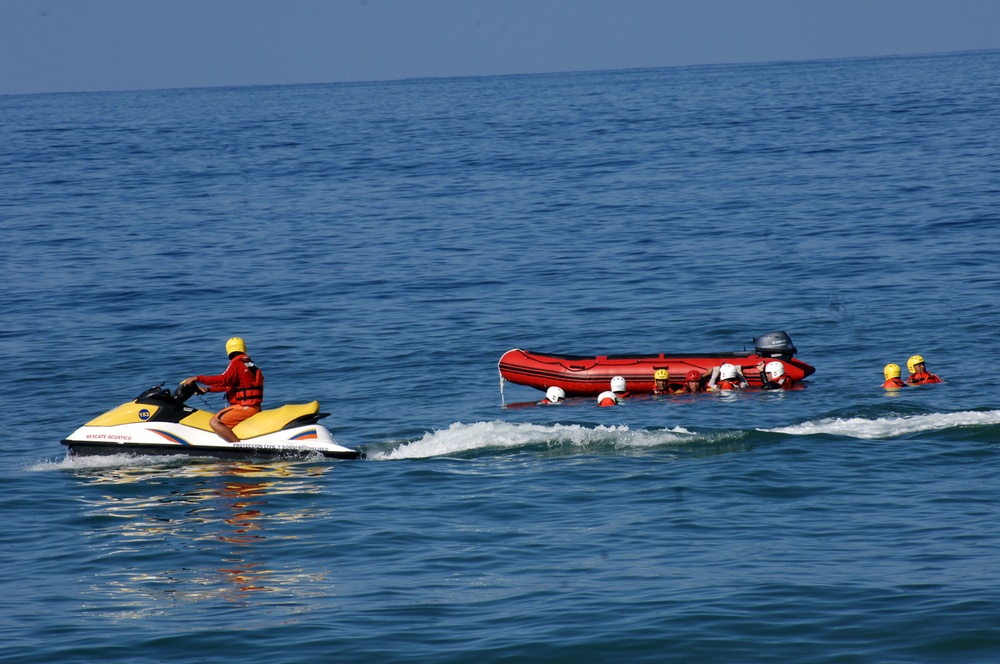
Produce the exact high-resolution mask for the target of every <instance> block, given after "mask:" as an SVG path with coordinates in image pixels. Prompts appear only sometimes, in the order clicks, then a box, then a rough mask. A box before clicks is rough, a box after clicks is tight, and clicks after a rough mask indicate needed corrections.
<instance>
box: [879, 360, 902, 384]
mask: <svg viewBox="0 0 1000 664" xmlns="http://www.w3.org/2000/svg"><path fill="white" fill-rule="evenodd" d="M882 373H883V374H885V379H886V380H890V379H892V378H899V365H898V364H892V363H889V364H887V365H885V369H882Z"/></svg>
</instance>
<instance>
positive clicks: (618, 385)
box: [611, 376, 625, 392]
mask: <svg viewBox="0 0 1000 664" xmlns="http://www.w3.org/2000/svg"><path fill="white" fill-rule="evenodd" d="M611 391H612V392H624V391H625V379H624V378H622V377H621V376H615V377H614V378H612V379H611Z"/></svg>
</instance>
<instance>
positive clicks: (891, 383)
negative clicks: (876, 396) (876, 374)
mask: <svg viewBox="0 0 1000 664" xmlns="http://www.w3.org/2000/svg"><path fill="white" fill-rule="evenodd" d="M882 387H884V388H885V389H887V390H894V389H896V388H899V387H906V383H904V382H903V381H902V380H900V379H899V378H890V379H889V380H887V381H885V382H884V383H882Z"/></svg>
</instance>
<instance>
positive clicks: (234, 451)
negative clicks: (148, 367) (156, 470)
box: [62, 383, 364, 459]
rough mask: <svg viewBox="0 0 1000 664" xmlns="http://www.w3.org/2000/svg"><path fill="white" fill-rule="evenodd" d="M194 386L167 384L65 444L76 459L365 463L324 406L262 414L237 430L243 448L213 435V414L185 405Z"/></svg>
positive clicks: (90, 424) (82, 429) (297, 406)
mask: <svg viewBox="0 0 1000 664" xmlns="http://www.w3.org/2000/svg"><path fill="white" fill-rule="evenodd" d="M195 390H196V387H195V386H194V385H190V384H189V385H184V384H182V385H181V386H180V387H178V388H177V390H176V391H175V392H174V393H173V394H171V392H170V391H169V390H167V389H164V388H163V384H162V383H161V384H160V385H157V386H155V387H151V388H149V389H148V390H145V391H144V392H143V393H142V394H140V395H139V396H137V397H136V398H135V399H133V400H132V401H130V402H128V403H124V404H122V405H121V406H118V407H117V408H115V409H113V410H109V411H108V412H106V413H104V414H103V415H100V416H98V417H96V418H94V419H93V420H91V421H90V422H87V423H86V424H84V425H83V426H82V427H80V428H79V429H77V430H76V431H74V432H73V433H72V434H70V435H69V437H68V438H66V439H65V440H63V441H62V444H63V445H65V446H66V447H67V448H69V452H70V454H71V455H81V456H92V455H100V454H136V455H143V454H169V455H172V454H186V455H190V456H210V457H216V458H221V459H247V458H254V459H257V458H271V459H273V458H296V457H299V458H301V457H307V456H314V455H322V456H324V457H328V458H332V459H357V458H364V455H362V454H361V453H360V452H358V451H357V450H352V449H351V448H349V447H344V446H343V445H340V444H338V443H337V442H336V441H335V440H334V439H333V436H332V435H331V434H330V432H329V431H328V430H327V429H326V427H324V426H322V425H320V424H319V423H318V422H319V420H321V419H322V418H324V417H327V416H328V415H329V413H321V412H319V402H318V401H312V402H310V403H305V404H287V405H284V406H281V407H280V408H273V409H270V410H262V411H260V412H259V413H257V414H256V415H254V416H252V417H250V418H249V419H246V420H244V421H243V422H240V423H239V424H237V425H236V426H235V427H234V428H233V432H234V433H235V434H236V435H237V436H238V437H239V439H240V441H239V442H238V443H230V442H228V441H226V440H223V439H222V438H221V437H219V435H218V434H216V433H215V432H214V431H212V428H211V427H210V426H209V424H208V423H209V420H211V419H212V416H213V415H214V413H210V412H208V411H205V410H199V409H197V408H192V407H191V406H188V405H186V404H185V402H186V401H187V399H188V398H190V397H191V395H192V394H193V393H194V392H195Z"/></svg>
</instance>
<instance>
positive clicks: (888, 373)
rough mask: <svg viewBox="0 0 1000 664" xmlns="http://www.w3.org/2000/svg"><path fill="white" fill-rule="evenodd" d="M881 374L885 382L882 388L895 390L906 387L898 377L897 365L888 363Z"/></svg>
mask: <svg viewBox="0 0 1000 664" xmlns="http://www.w3.org/2000/svg"><path fill="white" fill-rule="evenodd" d="M882 374H883V375H884V376H885V382H884V383H882V387H883V388H885V389H887V390H895V389H899V388H900V387H906V383H904V382H903V380H902V379H901V378H900V377H899V365H898V364H893V363H891V362H890V363H889V364H887V365H885V369H883V370H882Z"/></svg>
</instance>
